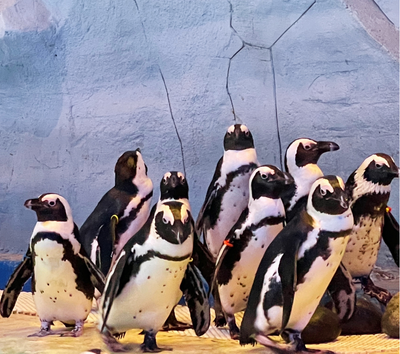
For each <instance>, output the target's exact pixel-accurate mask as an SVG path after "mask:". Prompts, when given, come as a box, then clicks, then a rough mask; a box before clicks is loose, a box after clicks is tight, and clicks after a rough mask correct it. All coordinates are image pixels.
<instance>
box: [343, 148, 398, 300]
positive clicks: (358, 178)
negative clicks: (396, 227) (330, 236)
mask: <svg viewBox="0 0 400 354" xmlns="http://www.w3.org/2000/svg"><path fill="white" fill-rule="evenodd" d="M398 176H399V169H398V167H397V166H396V164H395V162H394V160H393V158H392V157H390V156H389V155H387V154H383V153H377V154H373V155H371V156H369V157H367V158H366V159H365V160H364V161H363V162H362V164H361V165H360V166H359V167H358V168H357V169H356V170H355V171H354V172H353V173H352V174H351V175H350V176H349V178H348V180H347V182H346V190H347V191H348V193H349V196H350V202H351V204H350V206H351V210H352V212H353V215H354V227H353V231H352V233H351V235H350V239H349V243H348V245H347V247H346V251H345V253H344V256H343V260H342V263H343V265H344V266H345V267H346V269H347V270H348V271H349V272H350V274H351V276H352V277H353V278H356V279H359V280H360V281H361V285H362V287H363V289H364V292H365V293H366V294H368V295H370V296H372V297H375V298H376V299H377V300H378V301H380V302H381V303H383V304H385V305H386V304H387V302H388V301H389V300H390V298H391V295H390V293H389V292H388V291H387V290H386V289H382V288H379V287H377V286H375V285H374V283H373V282H372V280H371V278H370V273H371V271H372V269H373V267H374V265H375V263H376V260H377V258H378V251H379V248H380V244H381V240H382V236H383V235H382V234H383V231H384V230H385V228H384V222H385V215H386V220H387V218H389V217H390V216H388V215H389V211H387V210H386V208H387V203H388V200H389V196H390V190H391V186H390V184H391V182H392V180H393V179H394V178H396V177H398ZM386 230H387V229H386ZM392 237H394V238H395V239H397V240H398V238H399V234H398V232H397V234H396V233H394V235H393V236H392ZM384 238H386V239H388V238H389V239H390V237H387V236H386V235H385V236H384ZM397 242H398V241H397Z"/></svg>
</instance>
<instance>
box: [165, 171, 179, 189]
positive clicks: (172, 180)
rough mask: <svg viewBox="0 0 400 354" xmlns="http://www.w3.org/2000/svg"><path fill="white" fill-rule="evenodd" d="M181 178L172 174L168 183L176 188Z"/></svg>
mask: <svg viewBox="0 0 400 354" xmlns="http://www.w3.org/2000/svg"><path fill="white" fill-rule="evenodd" d="M179 182H180V180H179V178H178V177H177V176H176V175H174V174H173V175H171V177H170V178H169V181H168V184H169V185H170V186H171V187H172V188H175V187H176V186H177V185H178V184H179Z"/></svg>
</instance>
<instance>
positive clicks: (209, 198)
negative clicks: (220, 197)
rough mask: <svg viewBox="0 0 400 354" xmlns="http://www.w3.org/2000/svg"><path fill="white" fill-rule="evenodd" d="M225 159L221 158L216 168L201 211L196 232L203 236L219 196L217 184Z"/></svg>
mask: <svg viewBox="0 0 400 354" xmlns="http://www.w3.org/2000/svg"><path fill="white" fill-rule="evenodd" d="M222 161H223V157H221V158H220V159H219V161H218V164H217V167H216V168H215V172H214V176H213V178H212V181H211V183H210V185H209V186H208V189H207V193H206V197H205V199H204V204H203V206H202V207H201V209H200V212H199V214H198V216H197V221H196V232H197V233H198V234H199V235H200V236H201V234H202V233H204V232H203V228H204V226H205V225H204V220H205V219H206V218H207V213H208V212H209V209H210V207H211V205H212V203H213V201H214V199H215V198H216V196H217V194H218V189H219V186H218V185H216V182H217V180H218V178H219V177H221V166H222Z"/></svg>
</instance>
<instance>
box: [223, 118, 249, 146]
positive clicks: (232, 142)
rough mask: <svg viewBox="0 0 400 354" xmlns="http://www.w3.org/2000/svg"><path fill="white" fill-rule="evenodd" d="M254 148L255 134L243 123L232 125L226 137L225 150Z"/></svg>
mask: <svg viewBox="0 0 400 354" xmlns="http://www.w3.org/2000/svg"><path fill="white" fill-rule="evenodd" d="M250 148H254V141H253V136H252V135H251V133H250V130H249V129H248V128H247V127H246V126H245V125H243V124H234V125H231V126H230V127H229V128H228V130H227V132H226V134H225V137H224V150H225V151H227V150H245V149H250Z"/></svg>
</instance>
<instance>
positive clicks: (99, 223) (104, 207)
mask: <svg viewBox="0 0 400 354" xmlns="http://www.w3.org/2000/svg"><path fill="white" fill-rule="evenodd" d="M114 172H115V186H114V187H113V188H111V189H110V190H109V191H108V192H107V193H106V194H105V195H104V196H103V197H102V198H101V200H100V201H99V203H98V204H97V206H96V207H95V209H94V210H93V212H92V213H91V214H90V215H89V217H88V218H87V219H86V221H85V222H84V223H83V225H82V227H81V228H80V235H81V238H82V245H83V246H84V248H85V250H86V252H87V253H88V254H89V255H90V258H91V260H92V261H93V262H96V263H97V264H98V265H99V268H100V269H101V271H102V272H103V274H107V273H108V270H109V268H110V265H111V263H112V262H113V261H115V259H116V256H117V255H118V253H119V252H120V251H121V249H122V247H123V246H124V244H125V243H126V242H127V241H128V239H129V238H131V237H132V236H133V235H134V234H135V233H136V232H137V231H139V229H140V228H141V227H142V226H143V224H144V223H145V222H146V220H147V218H148V216H149V214H150V206H151V198H152V196H153V183H152V181H151V179H150V178H149V177H148V176H147V166H146V164H145V163H144V161H143V157H142V154H141V153H140V150H139V149H136V150H135V151H126V152H124V153H123V154H122V155H121V156H120V157H119V158H118V161H117V163H116V165H115V170H114Z"/></svg>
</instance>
